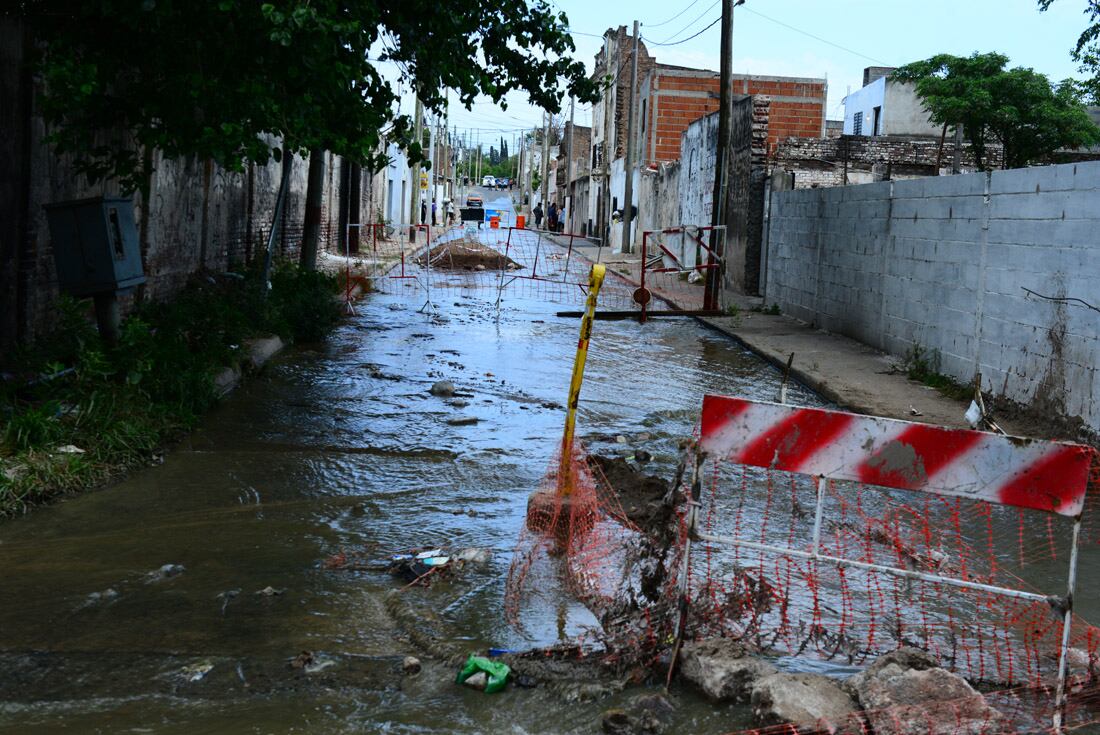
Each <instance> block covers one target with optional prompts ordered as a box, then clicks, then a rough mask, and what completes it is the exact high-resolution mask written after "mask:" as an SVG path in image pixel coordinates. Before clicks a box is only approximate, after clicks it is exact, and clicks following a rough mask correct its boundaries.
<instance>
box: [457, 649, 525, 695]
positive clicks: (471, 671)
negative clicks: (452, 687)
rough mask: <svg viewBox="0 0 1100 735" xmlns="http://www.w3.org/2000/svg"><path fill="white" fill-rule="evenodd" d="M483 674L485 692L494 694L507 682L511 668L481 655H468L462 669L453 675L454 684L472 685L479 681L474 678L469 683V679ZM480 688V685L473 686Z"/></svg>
mask: <svg viewBox="0 0 1100 735" xmlns="http://www.w3.org/2000/svg"><path fill="white" fill-rule="evenodd" d="M479 673H480V674H484V676H485V693H486V694H494V693H495V692H499V691H500V690H501V689H503V688H504V687H505V685H506V684H507V683H508V676H509V675H510V674H511V673H512V670H511V669H510V668H508V665H507V664H504V663H501V662H500V661H490V660H489V659H487V658H484V657H482V656H474V655H472V654H471V655H470V657H469V658H468V659H466V664H465V665H464V666H463V667H462V670H461V671H459V672H458V676H457V677H455V684H467V685H468V686H473V685H474V684H478V683H480V682H479V681H478V680H476V679H475V680H474V682H473V683H472V684H471V683H470V682H469V680H470V679H473V677H475V676H477V675H478V674H479ZM475 688H480V687H475Z"/></svg>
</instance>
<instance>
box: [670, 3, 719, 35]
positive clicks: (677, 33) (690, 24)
mask: <svg viewBox="0 0 1100 735" xmlns="http://www.w3.org/2000/svg"><path fill="white" fill-rule="evenodd" d="M720 2H722V0H714V3H712V4H711V6H710V7H708V8H707V9H706V10H704V11H703V12H702V13H700V14H699V16H698V17H697V18H695V20H693V21H691V22H690V23H688V24H687V25H686V26H684V27H683V28H681V29H680V30H678V31H676V32H675V33H673V34H672V35H671V36H669V37H668V38H666V39H665V40H664V41H661V42H659V43H658V42H656V41H655V42H654V43H655V44H656V45H657V46H672V45H674V44H672V43H670V41H672V39H674V38H676V37H677V36H679V35H680V34H681V33H683V32H684V31H686V30H687V29H689V28H691V27H692V26H693V25H695V24H696V23H698V22H699V21H700V20H701V19H702V18H703V17H704V16H705V15H707V14H708V13H710V11H712V10H714V8H715V6H717V5H718V3H720ZM711 25H714V24H713V23H711ZM709 27H710V26H708V28H709ZM695 35H696V36H697V35H699V34H698V33H697V34H695ZM692 38H695V36H692ZM685 40H687V39H685Z"/></svg>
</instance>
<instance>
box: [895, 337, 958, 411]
mask: <svg viewBox="0 0 1100 735" xmlns="http://www.w3.org/2000/svg"><path fill="white" fill-rule="evenodd" d="M902 369H904V370H905V374H906V375H907V376H909V379H910V380H915V381H917V382H918V383H923V384H924V385H927V386H928V387H929V388H935V389H936V390H937V391H939V392H940V393H941V394H943V395H945V396H947V397H948V398H954V399H955V400H960V401H961V400H966V399H968V398H970V397H971V396H972V395H973V392H974V391H973V388H971V387H970V386H966V385H963V384H961V383H959V382H958V381H957V380H955V379H954V378H952V377H949V376H947V375H944V374H943V373H941V372H940V353H939V350H926V349H924V348H923V347H921V346H920V345H913V346H912V347H911V348H910V349H909V351H908V352H907V353H905V362H904V363H903V365H902Z"/></svg>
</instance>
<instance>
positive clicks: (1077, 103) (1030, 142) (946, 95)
mask: <svg viewBox="0 0 1100 735" xmlns="http://www.w3.org/2000/svg"><path fill="white" fill-rule="evenodd" d="M1007 64H1008V57H1007V56H1005V55H1003V54H998V53H987V54H980V53H975V54H973V55H971V56H967V57H963V56H952V55H950V54H938V55H936V56H933V57H932V58H930V59H926V60H924V61H917V62H914V63H912V64H907V65H906V66H903V67H901V68H899V69H897V70H896V71H894V73H893V74H892V75H891V78H892V79H894V80H896V81H902V82H912V83H913V84H915V85H916V90H917V95H918V96H920V98H921V101H922V102H923V104H924V107H925V109H926V110H927V111H928V113H929V116H930V118H931V119H932V121H933V122H934V123H937V124H940V125H951V126H958V125H962V126H963V130H964V132H965V134H966V137H967V139H968V140H969V141H970V144H971V147H972V149H973V151H974V159H975V162H976V163H977V165H978V167H979V168H981V169H985V168H986V167H987V163H988V156H987V151H988V147H989V144H990V143H992V142H999V143H1000V144H1001V145H1002V146H1003V148H1004V162H1003V165H1004V166H1005V167H1006V168H1018V167H1021V166H1026V165H1028V164H1029V163H1031V162H1033V161H1036V160H1039V159H1042V158H1043V157H1045V156H1049V155H1050V154H1052V153H1053V152H1054V151H1056V150H1058V149H1059V148H1067V147H1077V146H1082V145H1088V144H1090V143H1095V142H1098V141H1100V128H1097V127H1096V126H1095V125H1093V124H1092V121H1091V120H1090V119H1089V116H1088V114H1087V112H1086V111H1085V108H1084V105H1083V104H1082V103H1081V99H1080V93H1079V89H1078V87H1077V85H1076V84H1075V83H1074V82H1073V81H1072V80H1067V81H1065V82H1063V83H1061V84H1057V85H1053V84H1051V83H1050V81H1049V80H1048V79H1047V78H1046V77H1045V76H1043V75H1042V74H1039V73H1037V72H1035V71H1033V70H1032V69H1026V68H1023V67H1016V68H1014V69H1006V68H1005V67H1006V66H1007Z"/></svg>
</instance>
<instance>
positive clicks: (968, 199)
mask: <svg viewBox="0 0 1100 735" xmlns="http://www.w3.org/2000/svg"><path fill="white" fill-rule="evenodd" d="M1098 201H1100V162H1087V163H1077V164H1064V165H1058V166H1044V167H1035V168H1026V169H1014V170H1008V171H995V172H992V173H976V174H962V175H958V176H942V177H932V178H924V179H913V180H909V181H884V182H880V183H874V184H866V185H861V186H846V187H837V188H831V189H802V190H796V191H787V192H776V193H775V194H773V195H772V202H771V210H770V211H771V218H770V225H769V242H768V243H767V248H768V260H767V263H768V269H767V271H768V272H767V281H766V286H765V289H766V292H765V298H766V299H767V302H768V303H773V302H774V303H777V304H779V307H780V308H781V309H782V310H783V312H784V313H786V314H788V315H790V316H793V317H796V318H798V319H801V320H804V321H806V322H810V323H812V324H815V325H817V326H819V327H821V328H823V329H826V330H829V331H833V332H838V333H841V334H845V335H848V336H850V337H853V338H855V339H858V340H860V341H861V342H864V343H866V344H868V345H871V346H873V347H876V348H878V349H881V350H883V351H885V352H888V353H890V354H893V355H895V356H897V357H899V358H904V357H905V356H906V355H907V354H909V353H910V352H911V351H912V350H913V349H914V348H920V349H922V350H924V351H925V353H926V354H929V355H936V356H938V358H939V365H938V369H939V370H940V371H941V372H943V373H945V374H947V375H950V376H951V377H953V378H955V379H956V380H958V381H960V382H963V383H965V382H968V381H970V380H972V379H973V377H974V375H975V373H978V372H980V373H981V375H982V388H983V389H984V390H986V391H989V392H991V393H993V394H994V395H996V396H1001V397H1004V398H1007V399H1009V400H1011V401H1013V402H1016V403H1020V404H1024V405H1027V406H1030V407H1032V408H1034V409H1035V410H1036V411H1038V412H1042V413H1044V414H1054V415H1059V416H1062V417H1070V418H1072V417H1079V418H1080V419H1081V420H1082V421H1083V422H1084V423H1085V424H1086V425H1087V426H1088V427H1090V428H1091V429H1092V430H1093V431H1094V432H1095V431H1098V430H1100V401H1098V400H1097V399H1098V398H1100V312H1097V311H1095V310H1093V309H1090V308H1088V307H1087V306H1084V305H1082V304H1080V303H1078V302H1073V301H1070V302H1066V301H1058V300H1049V299H1044V298H1040V297H1037V296H1034V295H1032V294H1029V291H1031V292H1034V293H1036V294H1041V295H1043V296H1047V297H1052V298H1053V299H1067V298H1068V299H1083V300H1084V301H1086V302H1089V303H1092V304H1094V305H1100V304H1097V303H1096V302H1097V301H1098V300H1100V299H1098V297H1097V296H1096V293H1097V290H1096V284H1097V283H1098V282H1100V237H1097V232H1100V206H1097V202H1098Z"/></svg>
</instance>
